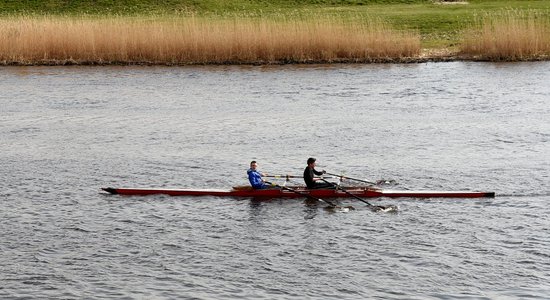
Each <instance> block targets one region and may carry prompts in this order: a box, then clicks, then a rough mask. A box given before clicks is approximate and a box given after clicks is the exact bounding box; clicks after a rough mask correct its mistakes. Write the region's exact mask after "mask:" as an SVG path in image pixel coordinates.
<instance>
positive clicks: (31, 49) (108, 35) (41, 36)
mask: <svg viewBox="0 0 550 300" xmlns="http://www.w3.org/2000/svg"><path fill="white" fill-rule="evenodd" d="M419 52H420V37H419V35H418V34H417V33H403V32H398V31H394V30H391V29H390V28H388V27H387V26H385V25H384V24H382V23H380V22H367V23H365V24H350V23H348V24H346V23H345V22H343V21H341V20H340V21H338V20H334V19H332V20H331V19H315V18H311V19H306V20H286V21H281V20H266V19H257V20H251V19H248V20H246V19H232V20H212V19H207V18H194V17H187V18H183V19H173V20H156V21H151V20H145V19H131V18H108V19H86V18H63V17H28V18H7V19H6V18H5V19H2V20H0V61H3V62H4V63H5V64H6V63H23V64H41V63H52V62H53V63H55V62H67V61H69V62H73V63H155V64H196V63H199V64H204V63H214V64H223V63H281V62H295V63H303V62H338V61H379V60H389V59H400V58H404V57H412V56H415V55H417V54H418V53H419Z"/></svg>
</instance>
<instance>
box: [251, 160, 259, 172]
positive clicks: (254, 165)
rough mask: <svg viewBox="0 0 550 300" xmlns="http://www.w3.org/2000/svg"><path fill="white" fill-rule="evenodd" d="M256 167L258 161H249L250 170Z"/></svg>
mask: <svg viewBox="0 0 550 300" xmlns="http://www.w3.org/2000/svg"><path fill="white" fill-rule="evenodd" d="M257 167H258V163H257V162H256V161H255V160H253V161H251V162H250V168H251V169H252V170H256V168H257Z"/></svg>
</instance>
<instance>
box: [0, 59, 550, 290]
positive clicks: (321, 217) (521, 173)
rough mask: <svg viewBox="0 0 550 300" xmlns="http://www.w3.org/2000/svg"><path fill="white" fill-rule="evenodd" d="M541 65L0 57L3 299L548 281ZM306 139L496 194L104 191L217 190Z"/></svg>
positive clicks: (286, 166) (366, 172) (362, 171)
mask: <svg viewBox="0 0 550 300" xmlns="http://www.w3.org/2000/svg"><path fill="white" fill-rule="evenodd" d="M549 82H550V63H548V62H542V63H541V62H538V63H514V64H492V63H464V62H453V63H428V64H412V65H337V66H284V67H280V66H277V67H225V66H222V67H185V68H164V67H112V68H111V67H99V68H94V67H84V68H82V67H68V68H65V67H53V68H51V67H17V68H10V67H3V68H0V91H1V93H0V104H1V106H0V145H1V152H0V181H1V183H2V184H1V186H2V189H1V190H0V201H1V204H2V209H1V210H0V234H1V236H0V252H1V253H2V255H1V256H0V268H1V272H0V298H6V299H29V298H33V299H48V298H51V299H60V298H63V299H85V298H88V299H105V298H112V299H262V298H263V299H365V298H375V299H426V298H434V299H456V298H461V299H469V298H472V299H473V298H475V299H479V298H482V299H524V298H540V299H544V298H548V297H550V285H549V282H550V229H549V228H550V217H549V215H550V208H549V205H548V203H549V201H550V177H549V174H550V172H549V170H550V121H548V120H550V84H549ZM309 156H314V157H317V159H318V163H319V165H320V166H321V168H324V169H326V170H327V171H332V172H335V173H341V172H345V174H346V175H348V176H354V177H359V178H365V179H368V180H376V179H381V178H383V179H392V180H395V181H396V182H398V185H397V186H392V187H391V188H393V189H396V188H400V189H428V190H430V189H436V190H441V189H443V190H483V191H494V192H496V193H497V197H496V198H495V199H480V200H472V199H470V200H468V199H446V200H445V199H423V200H421V199H381V200H372V201H373V202H374V203H376V204H395V205H398V206H399V209H400V211H399V213H397V214H376V213H373V212H371V211H370V210H368V209H367V208H366V207H365V205H364V204H363V203H361V202H358V201H354V200H351V199H348V200H343V204H345V205H353V206H355V207H356V208H357V210H355V211H353V212H350V213H334V212H330V211H326V210H324V209H322V206H318V207H309V206H306V205H304V203H303V201H302V200H300V199H295V200H279V199H277V200H271V201H254V200H251V199H226V198H216V197H203V198H193V197H187V198H178V197H166V196H151V197H119V196H110V195H105V194H102V193H100V192H99V191H100V187H105V186H118V187H136V186H139V187H174V188H175V187H182V188H183V187H185V188H190V187H193V188H210V187H212V188H228V187H230V186H233V185H239V184H245V183H246V177H245V171H246V169H247V167H248V163H249V161H250V160H252V159H256V160H258V161H259V163H260V168H261V169H262V170H263V171H264V172H268V173H272V174H300V173H301V171H302V170H303V168H304V167H305V160H306V159H307V158H308V157H309ZM279 183H282V182H279ZM295 183H300V181H297V182H295Z"/></svg>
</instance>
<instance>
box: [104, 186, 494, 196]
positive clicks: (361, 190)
mask: <svg viewBox="0 0 550 300" xmlns="http://www.w3.org/2000/svg"><path fill="white" fill-rule="evenodd" d="M291 188H292V189H294V190H296V191H299V192H300V193H303V194H304V193H307V194H309V195H310V196H312V197H316V198H341V197H351V196H350V195H348V194H346V193H345V192H343V191H341V190H329V189H318V190H309V189H305V188H302V187H291ZM102 189H103V190H104V191H106V192H109V193H111V194H118V195H129V196H132V195H136V196H137V195H139V196H144V195H156V194H163V195H170V196H215V197H246V198H256V197H262V198H300V197H301V198H303V197H304V196H303V195H300V194H298V193H294V192H291V191H287V190H281V189H277V188H274V189H263V190H254V189H251V188H247V187H235V188H233V189H230V190H216V189H199V190H191V189H147V188H102ZM345 189H346V191H347V192H349V193H352V194H354V195H356V196H358V197H361V198H377V197H390V198H401V197H407V198H483V197H495V193H494V192H469V191H407V190H382V189H377V188H370V187H347V188H345Z"/></svg>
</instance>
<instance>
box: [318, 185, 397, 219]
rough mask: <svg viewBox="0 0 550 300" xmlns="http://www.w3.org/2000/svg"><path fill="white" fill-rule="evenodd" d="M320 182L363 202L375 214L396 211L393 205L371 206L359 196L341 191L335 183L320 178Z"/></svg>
mask: <svg viewBox="0 0 550 300" xmlns="http://www.w3.org/2000/svg"><path fill="white" fill-rule="evenodd" d="M321 180H322V181H324V182H326V183H328V184H332V185H333V186H334V187H335V188H337V189H340V190H341V191H342V192H344V193H346V194H348V195H350V196H352V197H353V198H355V199H357V200H359V201H361V202H364V203H365V204H367V205H368V206H369V207H370V209H371V210H372V211H375V212H376V211H394V210H397V207H396V206H394V205H389V206H382V205H372V204H370V203H369V202H368V201H367V200H365V199H363V198H361V197H359V196H357V195H354V194H352V193H350V192H348V191H346V190H345V189H343V188H342V187H341V186H339V185H337V184H336V183H333V182H330V181H327V180H325V179H322V178H321Z"/></svg>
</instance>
